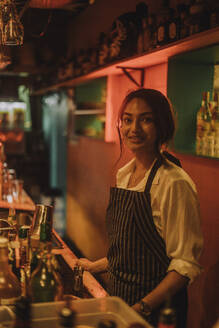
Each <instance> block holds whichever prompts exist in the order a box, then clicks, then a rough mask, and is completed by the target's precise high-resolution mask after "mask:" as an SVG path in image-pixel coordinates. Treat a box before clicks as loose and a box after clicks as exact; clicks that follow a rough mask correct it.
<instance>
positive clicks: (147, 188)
mask: <svg viewBox="0 0 219 328" xmlns="http://www.w3.org/2000/svg"><path fill="white" fill-rule="evenodd" d="M162 163H163V158H162V157H161V156H160V157H159V158H158V159H157V160H156V162H155V163H154V165H153V167H152V169H151V172H150V174H149V177H148V179H147V183H146V186H145V192H149V191H150V189H151V185H152V182H153V180H154V177H155V175H156V173H157V170H158V169H159V167H160V166H161V165H162Z"/></svg>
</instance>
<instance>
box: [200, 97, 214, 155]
mask: <svg viewBox="0 0 219 328" xmlns="http://www.w3.org/2000/svg"><path fill="white" fill-rule="evenodd" d="M210 96H211V97H210ZM196 154H197V155H202V156H208V157H216V158H219V92H216V91H214V92H213V93H212V95H210V92H209V91H207V92H203V94H202V101H201V107H200V108H199V110H198V112H197V116H196Z"/></svg>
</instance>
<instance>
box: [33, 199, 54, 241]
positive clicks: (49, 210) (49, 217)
mask: <svg viewBox="0 0 219 328" xmlns="http://www.w3.org/2000/svg"><path fill="white" fill-rule="evenodd" d="M52 227H53V206H50V205H42V204H37V205H36V209H35V213H34V216H33V221H32V227H31V240H32V241H33V240H36V242H37V241H44V242H51V239H52Z"/></svg>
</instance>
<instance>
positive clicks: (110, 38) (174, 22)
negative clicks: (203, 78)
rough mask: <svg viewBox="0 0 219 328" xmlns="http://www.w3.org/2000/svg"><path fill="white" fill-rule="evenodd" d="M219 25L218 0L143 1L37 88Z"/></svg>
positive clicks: (120, 17) (54, 71)
mask: <svg viewBox="0 0 219 328" xmlns="http://www.w3.org/2000/svg"><path fill="white" fill-rule="evenodd" d="M217 26H219V5H218V2H210V1H207V0H193V1H189V3H188V2H187V1H186V0H185V1H180V2H179V3H177V5H176V6H175V7H171V6H170V1H169V0H163V1H162V3H161V6H159V7H158V8H157V11H156V13H154V12H152V11H151V8H150V6H149V5H148V4H147V3H146V2H144V1H142V2H139V3H138V4H137V5H136V11H133V12H126V13H123V14H121V15H120V16H118V17H117V18H115V20H114V21H113V23H112V25H111V28H110V29H109V30H108V31H107V32H103V31H102V32H100V34H99V37H98V41H97V42H96V44H95V45H94V46H93V47H89V48H81V49H75V51H74V53H73V54H71V58H64V57H63V58H62V59H61V60H60V61H59V63H58V64H57V67H56V68H55V70H54V69H52V72H51V71H50V72H49V74H47V73H46V72H45V76H44V77H42V78H41V79H39V77H38V80H37V81H35V83H36V86H35V89H37V88H39V87H43V86H46V84H49V85H51V84H54V83H56V82H62V81H64V80H67V79H69V78H75V77H78V76H81V75H85V74H88V73H89V72H91V71H93V70H95V69H98V68H100V67H102V66H104V65H107V64H110V63H113V62H114V61H118V60H121V59H124V58H129V57H131V56H135V55H141V54H143V53H147V52H148V51H150V50H153V49H156V48H159V47H161V46H164V45H166V44H169V43H171V42H174V41H177V40H181V39H184V38H186V37H188V36H190V35H193V34H195V33H199V32H202V31H204V30H207V29H211V28H214V27H217Z"/></svg>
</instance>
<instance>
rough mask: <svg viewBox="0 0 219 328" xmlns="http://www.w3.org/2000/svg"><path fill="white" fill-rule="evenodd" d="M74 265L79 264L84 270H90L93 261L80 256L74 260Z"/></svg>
mask: <svg viewBox="0 0 219 328" xmlns="http://www.w3.org/2000/svg"><path fill="white" fill-rule="evenodd" d="M75 265H79V266H81V267H82V268H83V269H84V270H86V271H89V272H92V269H93V266H94V262H92V261H90V260H88V259H86V258H81V259H78V260H76V263H75Z"/></svg>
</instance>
